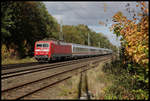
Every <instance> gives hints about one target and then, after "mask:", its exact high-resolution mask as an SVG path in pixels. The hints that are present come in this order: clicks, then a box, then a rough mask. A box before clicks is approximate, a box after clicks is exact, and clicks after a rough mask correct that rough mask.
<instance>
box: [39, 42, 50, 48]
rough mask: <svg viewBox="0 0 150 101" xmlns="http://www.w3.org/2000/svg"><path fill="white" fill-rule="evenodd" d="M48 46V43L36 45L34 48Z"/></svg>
mask: <svg viewBox="0 0 150 101" xmlns="http://www.w3.org/2000/svg"><path fill="white" fill-rule="evenodd" d="M48 46H49V45H48V43H43V44H42V43H38V44H37V45H36V47H48Z"/></svg>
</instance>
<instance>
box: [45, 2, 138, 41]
mask: <svg viewBox="0 0 150 101" xmlns="http://www.w3.org/2000/svg"><path fill="white" fill-rule="evenodd" d="M127 3H130V7H131V8H133V9H135V12H140V9H138V8H137V7H136V4H137V3H136V2H135V1H134V2H44V4H45V5H46V7H47V10H48V12H49V13H50V14H51V15H52V16H54V17H55V18H56V19H57V20H58V22H59V23H60V20H61V19H62V21H63V24H64V25H78V24H86V25H88V26H92V27H91V28H92V29H93V30H94V31H97V32H103V33H109V34H108V36H107V37H108V38H109V39H110V40H112V39H111V35H112V32H110V31H109V29H108V28H104V27H102V25H100V24H99V21H103V22H106V20H108V21H107V24H108V27H109V26H111V24H112V23H113V22H112V16H113V15H114V14H115V13H117V12H118V11H122V12H123V14H124V15H125V16H127V17H130V14H129V13H128V12H127V11H126V7H125V6H126V4H127ZM102 28H103V29H102Z"/></svg>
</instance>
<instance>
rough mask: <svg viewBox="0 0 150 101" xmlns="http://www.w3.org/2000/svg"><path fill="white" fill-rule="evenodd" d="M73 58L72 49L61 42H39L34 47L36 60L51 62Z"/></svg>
mask: <svg viewBox="0 0 150 101" xmlns="http://www.w3.org/2000/svg"><path fill="white" fill-rule="evenodd" d="M71 56H72V47H71V45H70V44H68V43H63V42H59V41H53V40H50V41H37V42H36V43H35V47H34V57H35V59H36V60H38V61H39V62H40V61H49V60H56V59H61V58H69V57H71Z"/></svg>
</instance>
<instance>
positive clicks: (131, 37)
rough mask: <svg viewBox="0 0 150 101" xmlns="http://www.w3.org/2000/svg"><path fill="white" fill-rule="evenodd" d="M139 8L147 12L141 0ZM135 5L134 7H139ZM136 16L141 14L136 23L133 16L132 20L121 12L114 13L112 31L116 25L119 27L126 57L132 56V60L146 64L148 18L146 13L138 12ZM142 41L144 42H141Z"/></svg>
mask: <svg viewBox="0 0 150 101" xmlns="http://www.w3.org/2000/svg"><path fill="white" fill-rule="evenodd" d="M139 5H141V6H140V7H141V9H142V11H144V13H148V8H146V3H144V2H141V4H139ZM139 5H137V6H136V7H139ZM138 16H141V17H142V18H141V20H140V22H139V23H138V24H136V23H135V22H136V21H137V19H136V18H135V17H133V20H128V19H127V18H126V17H125V16H123V14H122V13H121V12H118V13H116V14H115V15H114V16H113V21H115V22H118V23H117V24H114V25H113V26H112V28H113V30H114V31H118V30H115V29H116V28H117V27H119V28H120V30H119V31H120V35H121V36H122V37H123V40H124V41H122V42H123V44H125V53H124V54H126V56H127V57H128V58H130V57H131V58H132V61H134V62H136V63H138V64H141V65H145V64H148V60H147V57H148V56H147V54H148V53H146V52H148V50H149V48H148V40H149V37H148V29H149V19H148V17H149V16H148V15H143V12H140V13H139V14H138ZM142 43H144V44H142Z"/></svg>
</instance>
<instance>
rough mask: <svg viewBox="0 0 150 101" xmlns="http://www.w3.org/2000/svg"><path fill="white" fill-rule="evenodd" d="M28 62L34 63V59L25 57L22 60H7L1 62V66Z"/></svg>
mask: <svg viewBox="0 0 150 101" xmlns="http://www.w3.org/2000/svg"><path fill="white" fill-rule="evenodd" d="M28 62H36V60H35V59H34V57H26V58H23V59H17V58H13V59H12V58H7V59H4V60H2V65H6V64H16V63H28Z"/></svg>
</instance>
